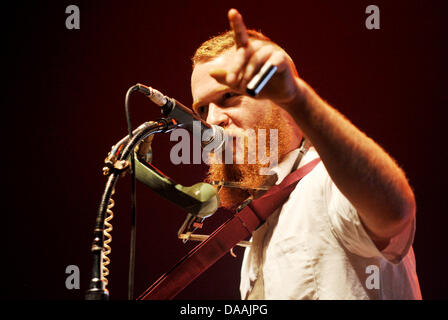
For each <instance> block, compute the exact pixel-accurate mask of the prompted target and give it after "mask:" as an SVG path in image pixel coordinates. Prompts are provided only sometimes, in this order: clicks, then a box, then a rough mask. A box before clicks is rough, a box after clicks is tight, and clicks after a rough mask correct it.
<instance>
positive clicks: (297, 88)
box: [280, 77, 310, 114]
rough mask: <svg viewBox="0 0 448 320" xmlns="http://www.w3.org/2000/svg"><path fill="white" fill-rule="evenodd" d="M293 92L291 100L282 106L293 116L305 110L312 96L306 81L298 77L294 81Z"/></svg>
mask: <svg viewBox="0 0 448 320" xmlns="http://www.w3.org/2000/svg"><path fill="white" fill-rule="evenodd" d="M293 92H294V93H293V94H292V95H291V99H289V100H288V101H287V102H284V103H281V104H280V106H281V107H282V108H283V109H285V110H286V111H288V112H289V113H291V114H294V113H297V112H298V111H299V110H300V109H303V108H304V107H305V106H306V104H307V103H308V100H309V96H310V87H309V86H308V85H307V84H306V83H305V81H303V80H302V79H300V78H299V77H296V78H295V79H294V89H293Z"/></svg>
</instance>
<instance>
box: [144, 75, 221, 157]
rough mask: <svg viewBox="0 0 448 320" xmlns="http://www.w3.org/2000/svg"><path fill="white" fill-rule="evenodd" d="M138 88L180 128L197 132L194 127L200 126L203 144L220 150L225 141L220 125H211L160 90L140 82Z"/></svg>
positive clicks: (209, 149)
mask: <svg viewBox="0 0 448 320" xmlns="http://www.w3.org/2000/svg"><path fill="white" fill-rule="evenodd" d="M136 86H137V90H138V91H139V92H141V93H143V94H144V95H145V96H147V97H148V98H149V99H151V101H152V102H154V103H155V104H156V105H158V106H160V107H161V111H162V114H163V116H164V117H170V118H173V119H175V120H176V122H178V124H179V127H180V128H185V129H187V130H188V131H190V132H191V133H193V134H195V130H194V128H198V127H199V128H200V133H201V137H200V138H201V146H202V148H205V147H207V150H208V151H210V152H217V151H219V150H220V149H221V148H222V146H223V145H224V142H225V132H224V129H223V128H222V127H220V126H216V125H210V124H208V123H207V122H205V121H204V120H202V119H201V118H200V117H199V116H197V115H196V114H195V113H194V112H193V111H192V110H191V109H190V108H187V107H186V106H184V105H183V104H182V103H180V102H179V101H177V100H176V99H173V98H169V97H167V96H165V95H164V94H162V93H161V92H160V91H158V90H156V89H154V88H151V87H148V86H145V85H143V84H140V83H138V84H137V85H136Z"/></svg>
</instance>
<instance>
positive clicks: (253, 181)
mask: <svg viewBox="0 0 448 320" xmlns="http://www.w3.org/2000/svg"><path fill="white" fill-rule="evenodd" d="M289 126H290V124H289V123H288V122H287V120H286V119H285V118H284V116H283V115H282V114H281V112H280V108H279V107H273V108H271V109H270V112H269V113H268V114H267V115H266V117H265V119H264V120H263V121H261V122H260V123H259V125H258V126H257V127H256V128H253V129H254V130H255V134H256V145H257V146H259V135H258V130H259V129H266V140H265V141H266V149H265V150H266V156H267V159H269V157H270V156H271V152H277V158H278V162H281V161H282V160H283V159H284V157H285V156H286V154H288V152H289V151H290V147H291V137H290V135H289V134H288V133H289V132H288V131H287V128H288V127H289ZM270 129H277V130H278V131H277V132H278V143H277V146H275V145H274V146H271V144H270V140H271V138H270V136H271V132H270ZM230 134H231V136H235V135H239V136H243V137H244V138H243V139H244V162H243V164H236V163H235V162H236V161H235V159H236V153H237V151H238V152H243V150H237V148H236V147H235V144H234V147H233V150H234V151H233V163H231V164H226V163H225V162H226V161H225V157H224V154H223V155H222V162H223V163H216V156H215V155H213V154H211V158H210V168H209V171H208V176H207V179H206V181H207V182H209V183H211V182H213V181H222V180H224V181H229V182H238V183H239V184H240V185H242V186H244V187H242V188H231V187H222V188H221V189H220V191H219V199H220V207H224V208H227V209H231V210H232V209H235V208H236V207H237V206H238V205H240V204H241V203H242V202H243V201H244V200H246V199H247V198H248V197H249V196H251V195H254V193H255V190H254V188H258V187H260V186H263V185H272V184H273V183H275V181H272V180H273V176H272V175H264V174H260V172H261V171H260V169H261V168H268V167H269V166H273V164H271V163H270V162H267V161H266V160H267V159H264V161H263V159H259V157H256V158H255V156H254V155H253V154H252V158H250V157H249V152H250V151H251V150H252V151H254V152H257V151H256V150H258V147H257V148H249V141H251V140H250V139H248V137H247V136H244V134H243V133H237V134H234V133H230ZM253 140H255V139H253ZM234 143H235V139H234ZM226 149H227V152H228V148H226ZM250 159H256V162H255V163H253V161H250ZM266 162H267V163H266ZM251 163H253V164H251ZM274 166H275V164H274Z"/></svg>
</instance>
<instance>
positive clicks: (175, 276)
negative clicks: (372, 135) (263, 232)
mask: <svg viewBox="0 0 448 320" xmlns="http://www.w3.org/2000/svg"><path fill="white" fill-rule="evenodd" d="M319 161H320V158H317V159H314V160H313V161H311V162H309V163H307V164H306V165H304V166H303V167H301V168H299V169H298V170H296V171H294V172H292V173H290V174H289V175H288V176H286V178H285V179H284V180H283V181H282V182H281V183H280V184H279V185H275V186H273V187H272V188H270V189H269V190H268V191H267V192H266V193H265V194H264V195H263V196H261V197H260V198H258V199H256V200H253V201H252V202H251V203H249V204H248V205H247V206H246V207H244V209H242V210H241V211H240V212H238V213H237V214H235V215H234V216H233V217H232V218H230V219H229V220H227V221H226V222H225V223H224V224H222V225H221V226H220V227H219V228H218V229H216V230H215V231H214V232H213V233H212V234H211V235H210V237H208V238H207V240H205V241H203V242H201V243H200V244H199V245H197V246H196V247H195V248H193V249H192V250H191V251H190V252H189V253H188V254H187V255H186V256H185V257H184V258H182V259H181V260H180V261H179V262H178V263H177V264H176V265H175V266H174V267H173V268H172V269H171V270H170V271H168V272H167V273H165V274H164V275H163V276H161V277H160V278H159V279H158V280H157V281H156V282H154V283H153V284H152V285H151V286H150V287H149V288H148V289H146V291H145V292H144V293H143V294H142V295H141V296H140V297H139V298H138V300H166V299H173V298H174V297H175V296H176V295H177V294H178V293H179V292H181V291H182V290H183V289H184V288H185V287H186V286H188V285H189V284H190V283H191V282H192V281H193V280H194V279H196V278H197V277H198V276H199V275H200V274H201V273H203V272H204V271H205V270H207V269H208V268H209V267H210V266H212V265H213V264H214V263H215V262H216V261H218V260H219V259H220V258H221V257H223V256H224V255H225V254H226V253H228V252H229V250H230V249H232V248H233V247H234V246H235V245H236V244H237V243H238V242H239V241H241V240H244V239H246V238H247V237H249V236H250V235H251V234H252V232H253V231H254V230H255V229H257V227H258V226H260V225H261V224H262V223H264V221H265V220H266V219H267V218H268V217H269V216H270V215H271V214H272V213H273V212H274V211H275V210H276V209H277V208H279V207H280V206H281V205H283V203H284V202H285V201H286V200H287V199H288V197H289V195H290V194H291V192H292V191H293V190H294V188H295V187H296V185H297V183H298V182H299V181H300V180H301V179H302V178H303V177H305V176H306V175H307V174H308V173H309V172H311V170H313V169H314V167H315V166H316V165H317V164H318V163H319Z"/></svg>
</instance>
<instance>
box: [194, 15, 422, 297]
mask: <svg viewBox="0 0 448 320" xmlns="http://www.w3.org/2000/svg"><path fill="white" fill-rule="evenodd" d="M228 18H229V22H230V26H231V31H229V32H227V33H224V34H221V35H219V36H217V37H214V38H212V39H210V40H208V41H206V42H205V43H203V44H202V45H201V47H200V48H199V49H198V50H197V51H196V53H195V55H194V57H193V73H192V76H191V88H192V95H193V100H194V103H193V109H194V111H195V112H196V113H197V114H198V115H200V116H201V118H202V119H204V120H205V121H206V122H208V123H209V124H213V125H219V126H222V127H223V128H225V130H226V131H227V132H230V133H231V134H232V135H236V136H238V135H240V134H243V133H244V132H245V131H246V130H248V129H254V128H256V129H260V128H262V129H266V130H270V129H277V130H278V146H277V149H276V151H275V152H278V160H279V163H278V165H276V166H274V167H273V168H271V171H272V173H275V174H272V175H260V174H259V171H260V168H262V167H263V165H262V164H259V163H258V164H257V163H256V164H226V163H222V164H219V163H217V164H216V163H215V164H213V163H212V164H211V166H210V172H209V177H208V179H209V180H211V181H224V187H223V188H222V189H221V190H220V193H219V195H220V199H221V205H222V206H225V207H227V208H230V209H234V208H235V207H236V206H238V205H239V204H241V203H242V202H243V201H244V200H245V199H247V198H249V197H252V198H257V196H259V194H260V189H263V188H265V187H266V186H268V187H269V186H271V185H273V184H279V183H280V182H281V181H282V180H283V179H284V178H285V177H286V176H287V175H288V174H289V173H291V172H292V171H294V170H296V169H297V168H301V167H302V166H304V165H306V164H307V163H309V162H310V161H312V160H313V159H315V158H318V157H320V159H321V160H322V161H321V162H320V163H319V164H318V165H317V166H316V167H315V168H314V169H313V170H312V171H311V172H310V173H309V174H308V175H307V176H306V177H304V178H303V179H302V180H301V181H300V182H299V183H298V184H297V186H296V187H295V189H294V191H293V192H292V193H291V194H290V196H289V199H288V200H287V202H286V203H284V204H283V206H282V207H281V208H279V209H277V210H276V211H275V212H274V213H273V214H272V215H270V216H269V218H268V219H267V221H266V222H265V223H264V224H263V225H262V226H261V227H259V228H258V229H257V230H256V231H255V232H254V233H253V236H252V245H251V247H250V248H247V249H246V251H245V255H244V260H243V266H242V270H241V284H240V291H241V296H242V298H243V299H421V293H420V287H419V283H418V279H417V275H416V270H415V258H414V253H413V250H412V242H413V238H414V233H415V214H416V203H415V198H414V194H413V191H412V189H411V187H410V186H409V183H408V181H407V179H406V176H405V174H404V173H403V171H402V170H401V169H400V168H399V166H398V165H397V164H396V163H395V161H394V160H393V159H392V158H391V157H390V156H389V155H388V154H387V153H386V152H385V151H384V150H383V149H382V148H381V147H380V146H378V144H376V143H375V142H374V141H373V140H372V139H370V138H369V137H367V136H366V135H365V134H364V133H363V132H361V131H360V130H359V129H358V128H356V127H355V126H354V125H353V124H351V123H350V122H349V121H348V120H347V119H346V118H345V117H344V116H343V115H342V114H340V113H339V112H338V111H337V110H336V109H334V108H333V107H331V106H330V105H328V104H327V103H326V102H325V101H324V100H323V99H321V98H320V97H319V96H318V94H317V93H316V92H315V91H314V90H313V89H312V88H311V87H310V86H309V85H308V84H307V83H306V82H305V81H304V80H303V79H302V78H300V77H299V75H298V73H297V70H296V67H295V64H294V62H293V61H292V60H291V58H290V57H289V56H288V54H287V53H286V52H285V51H284V50H283V49H282V48H280V47H279V46H278V45H276V44H275V43H274V42H272V41H271V40H270V39H268V38H267V37H265V36H264V35H262V34H261V33H258V32H256V31H251V30H247V29H246V27H245V25H244V22H243V19H242V16H241V14H240V13H239V12H238V11H237V10H235V9H231V10H230V11H229V13H228ZM266 63H270V64H271V65H273V66H276V67H277V72H276V73H275V74H274V76H273V77H272V78H271V79H270V81H269V82H268V83H267V85H266V87H265V88H264V89H263V90H262V91H261V93H260V95H259V96H258V97H255V98H254V97H251V96H249V95H248V94H247V93H246V87H247V85H248V83H249V81H250V80H251V79H252V78H253V77H254V75H256V74H257V73H258V72H259V71H260V69H261V68H262V66H263V65H265V64H266ZM268 140H269V139H268ZM304 141H308V142H309V143H311V144H312V147H311V148H309V149H308V151H307V152H306V153H305V151H306V150H307V149H306V148H304V145H306V143H303V142H304ZM300 147H301V148H300ZM246 149H247V148H246ZM303 153H305V154H304V156H303V157H302V155H303ZM225 182H228V184H232V183H233V184H234V185H237V186H239V187H240V188H228V187H226V184H225ZM369 277H370V278H369Z"/></svg>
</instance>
